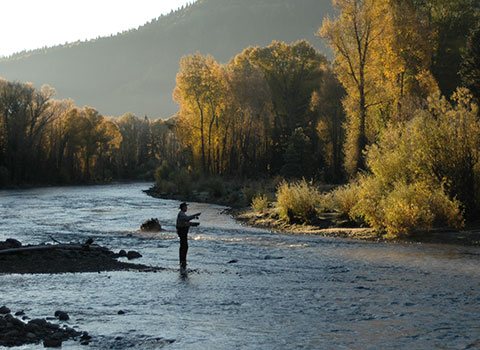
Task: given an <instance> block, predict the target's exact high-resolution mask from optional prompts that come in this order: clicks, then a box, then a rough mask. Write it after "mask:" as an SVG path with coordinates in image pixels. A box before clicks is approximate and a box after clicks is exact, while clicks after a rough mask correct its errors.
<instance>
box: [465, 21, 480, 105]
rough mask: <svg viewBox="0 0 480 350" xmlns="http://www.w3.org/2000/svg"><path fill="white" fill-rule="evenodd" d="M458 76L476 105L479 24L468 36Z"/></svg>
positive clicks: (479, 85) (478, 94)
mask: <svg viewBox="0 0 480 350" xmlns="http://www.w3.org/2000/svg"><path fill="white" fill-rule="evenodd" d="M460 75H461V77H462V83H463V85H464V86H465V87H467V88H468V89H469V90H470V91H471V92H472V94H473V96H474V97H475V98H476V100H477V103H478V102H480V22H479V23H478V24H477V26H476V28H473V29H472V31H471V32H470V35H469V36H468V39H467V44H466V47H465V51H464V53H463V55H462V65H461V69H460Z"/></svg>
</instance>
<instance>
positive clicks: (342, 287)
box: [0, 183, 480, 350]
mask: <svg viewBox="0 0 480 350" xmlns="http://www.w3.org/2000/svg"><path fill="white" fill-rule="evenodd" d="M149 186H150V184H148V183H139V184H116V185H108V186H88V187H61V188H59V187H53V188H40V189H29V190H8V191H0V240H4V239H6V238H9V237H13V238H16V239H19V240H20V241H22V242H23V243H24V244H28V243H42V242H52V240H51V237H53V238H55V239H56V240H58V241H60V242H82V241H83V240H85V239H86V238H87V237H93V238H94V240H95V241H96V242H97V243H98V244H101V245H105V246H108V247H110V248H111V249H113V250H114V251H118V250H119V249H126V250H137V251H139V252H141V253H142V254H143V258H141V259H139V260H137V262H139V263H143V264H147V265H152V266H161V267H165V268H166V269H165V270H163V271H161V272H156V273H154V272H130V271H122V272H102V273H83V274H57V275H18V274H17V275H16V274H14V275H0V304H1V305H3V304H5V305H7V306H8V307H10V308H11V309H12V311H13V312H15V311H18V310H24V311H25V313H26V314H27V315H28V316H29V317H31V318H34V317H47V316H53V313H54V312H55V311H56V310H59V309H61V310H64V311H67V312H68V313H69V315H70V318H71V319H70V320H69V321H68V324H69V325H70V326H76V327H78V329H80V330H82V331H88V332H89V333H90V334H91V335H92V336H93V340H92V342H91V343H90V345H89V346H88V347H85V346H80V345H79V343H78V342H74V341H69V342H66V343H64V346H63V348H65V349H86V348H96V349H124V348H132V349H168V350H170V349H171V350H174V349H178V350H180V349H181V350H187V349H198V350H200V349H201V350H204V349H262V350H263V349H479V348H480V268H479V266H480V249H479V248H475V247H460V246H453V245H434V244H384V243H371V242H361V241H353V240H345V239H327V238H321V237H315V236H307V235H282V234H276V233H271V232H268V231H263V230H259V229H253V228H247V227H243V226H241V225H239V224H238V223H236V222H235V221H234V220H233V219H232V218H231V217H229V216H228V215H225V214H222V210H223V209H224V208H223V207H220V206H215V205H207V204H197V203H193V204H191V205H190V207H189V213H195V212H197V211H200V212H202V215H201V217H200V219H201V220H200V221H201V225H200V226H199V227H195V228H192V229H191V234H190V243H189V244H190V250H189V255H188V260H189V272H188V274H187V275H186V276H182V275H180V274H179V271H178V261H177V260H178V239H177V236H176V234H175V232H174V222H175V217H176V214H177V212H178V204H179V202H178V201H171V200H161V199H155V198H152V197H149V196H147V195H145V194H144V193H143V192H142V190H143V189H147V188H148V187H149ZM153 217H156V218H158V219H159V220H160V222H161V223H162V225H163V226H164V228H165V229H166V231H165V232H162V233H158V234H152V235H144V234H142V233H140V232H139V231H138V228H139V226H140V224H141V223H142V222H143V221H145V220H147V219H149V218H153ZM232 261H236V262H232ZM1 305H0V306H1ZM119 310H123V311H124V312H125V314H123V315H119V314H118V311H119ZM36 348H39V349H40V348H41V346H40V345H37V346H32V345H30V346H24V347H20V348H18V349H36Z"/></svg>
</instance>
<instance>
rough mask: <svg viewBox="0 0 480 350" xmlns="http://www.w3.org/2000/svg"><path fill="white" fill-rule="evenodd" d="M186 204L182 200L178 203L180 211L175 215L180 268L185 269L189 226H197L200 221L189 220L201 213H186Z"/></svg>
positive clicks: (196, 217)
mask: <svg viewBox="0 0 480 350" xmlns="http://www.w3.org/2000/svg"><path fill="white" fill-rule="evenodd" d="M187 207H188V204H187V203H185V202H183V203H182V204H180V211H179V212H178V215H177V234H178V237H179V238H180V250H179V253H180V254H179V255H180V270H183V271H185V270H186V268H187V252H188V230H189V228H190V226H198V225H199V224H200V223H198V222H191V221H190V220H192V219H198V217H199V216H200V214H201V213H196V214H193V215H187V214H186V212H187Z"/></svg>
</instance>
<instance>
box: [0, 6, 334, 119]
mask: <svg viewBox="0 0 480 350" xmlns="http://www.w3.org/2000/svg"><path fill="white" fill-rule="evenodd" d="M330 3H331V1H330V0H199V1H198V2H196V3H194V4H192V5H190V6H188V7H186V8H183V9H181V10H178V11H176V12H173V13H171V14H169V15H167V16H162V17H160V18H158V19H155V20H153V21H152V22H150V23H148V24H146V25H144V26H142V27H140V28H138V29H135V30H131V31H128V32H124V33H121V34H118V35H116V36H111V37H106V38H100V39H97V40H92V41H88V42H81V43H74V44H69V45H64V46H57V47H53V48H48V49H45V50H35V51H32V52H27V53H22V54H18V55H15V56H13V57H10V58H8V59H3V60H0V76H3V77H4V78H6V79H8V80H19V81H31V82H33V83H34V84H35V86H37V87H38V86H40V85H42V84H50V85H52V86H53V87H55V88H56V90H57V97H58V98H66V97H70V98H73V99H74V100H75V102H76V103H77V104H78V105H90V106H94V107H96V108H97V109H98V110H99V111H100V112H101V113H103V114H106V115H120V114H123V113H124V112H128V111H130V112H134V113H135V114H137V115H139V116H142V115H144V114H147V115H148V116H151V117H157V116H162V117H167V116H169V115H171V114H172V113H174V112H175V111H176V109H177V107H176V105H175V104H174V102H173V101H172V97H171V95H172V90H173V87H174V86H175V74H176V73H177V71H178V62H179V59H180V58H181V57H182V56H183V55H186V54H190V53H194V52H196V51H199V52H201V53H203V54H211V55H213V56H214V57H215V58H216V59H217V60H218V61H220V62H227V61H228V60H229V59H230V58H231V57H232V56H233V55H235V54H236V53H238V52H240V51H241V50H243V49H244V48H245V47H247V46H251V45H261V46H264V45H268V44H269V43H270V42H271V41H272V40H283V41H287V42H291V41H294V40H298V39H302V38H305V39H307V40H309V41H310V42H311V43H312V44H313V45H314V46H316V47H317V48H319V49H320V50H322V51H323V50H324V46H323V44H322V43H321V40H320V39H318V38H316V37H315V36H314V33H315V31H316V30H317V29H318V27H319V26H320V25H321V22H322V18H323V17H324V15H326V14H328V13H331V12H332V8H331V5H330ZM152 15H153V14H152Z"/></svg>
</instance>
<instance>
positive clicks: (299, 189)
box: [276, 179, 322, 223]
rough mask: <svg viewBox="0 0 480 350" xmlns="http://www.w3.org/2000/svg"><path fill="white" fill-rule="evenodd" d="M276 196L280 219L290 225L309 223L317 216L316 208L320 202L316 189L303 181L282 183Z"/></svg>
mask: <svg viewBox="0 0 480 350" xmlns="http://www.w3.org/2000/svg"><path fill="white" fill-rule="evenodd" d="M276 196H277V205H276V208H277V210H278V214H279V216H280V218H281V219H283V220H285V221H287V222H290V223H294V222H306V223H310V222H311V221H312V219H314V218H315V217H316V216H317V207H318V205H319V203H320V202H321V200H322V196H321V194H320V192H319V191H318V189H317V188H316V187H314V186H312V185H310V184H309V183H308V182H307V181H305V179H303V180H301V181H296V182H292V183H288V182H286V181H284V182H282V183H281V184H280V185H279V187H278V189H277V193H276Z"/></svg>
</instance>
